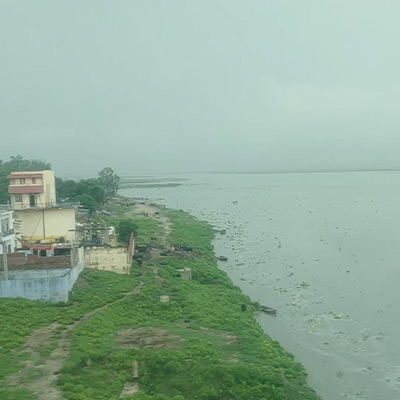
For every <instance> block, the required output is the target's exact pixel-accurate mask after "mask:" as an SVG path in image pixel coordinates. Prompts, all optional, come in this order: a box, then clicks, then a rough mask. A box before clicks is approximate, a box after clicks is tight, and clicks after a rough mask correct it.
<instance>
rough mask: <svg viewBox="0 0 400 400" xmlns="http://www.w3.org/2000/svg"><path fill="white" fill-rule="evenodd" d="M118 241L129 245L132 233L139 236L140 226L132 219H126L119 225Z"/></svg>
mask: <svg viewBox="0 0 400 400" xmlns="http://www.w3.org/2000/svg"><path fill="white" fill-rule="evenodd" d="M116 228H117V235H118V240H119V241H120V242H122V243H128V242H129V238H130V236H131V233H132V232H133V234H134V235H135V236H136V235H137V234H138V226H137V225H136V223H135V222H134V221H132V220H130V219H124V220H122V221H121V222H119V223H118V225H117V227H116Z"/></svg>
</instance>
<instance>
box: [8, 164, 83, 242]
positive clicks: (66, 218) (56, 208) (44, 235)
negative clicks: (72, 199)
mask: <svg viewBox="0 0 400 400" xmlns="http://www.w3.org/2000/svg"><path fill="white" fill-rule="evenodd" d="M8 179H9V181H10V184H9V187H8V192H9V194H10V197H11V206H12V208H13V210H14V211H15V215H14V226H15V231H16V238H17V241H18V242H19V243H18V247H27V246H26V243H35V244H52V243H66V242H71V241H73V240H74V239H75V206H71V205H65V204H57V201H56V186H55V176H54V172H53V171H18V172H12V173H11V174H10V175H8Z"/></svg>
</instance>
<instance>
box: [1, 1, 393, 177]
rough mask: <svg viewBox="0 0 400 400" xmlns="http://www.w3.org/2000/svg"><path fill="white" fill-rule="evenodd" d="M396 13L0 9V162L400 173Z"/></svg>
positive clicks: (285, 5) (133, 6)
mask: <svg viewBox="0 0 400 400" xmlns="http://www.w3.org/2000/svg"><path fill="white" fill-rule="evenodd" d="M399 15H400V1H399V0H386V1H385V0H251V1H250V0H249V1H243V0H240V1H239V0H196V1H195V0H163V1H159V0H158V1H156V0H115V1H109V0H107V1H104V0H90V1H89V0H84V1H82V0H68V1H65V0H58V1H57V0H48V1H42V0H35V1H32V0H19V1H16V0H0V46H1V48H0V158H3V159H8V157H9V156H10V155H16V154H21V155H23V156H24V157H27V158H44V159H46V160H48V161H50V162H51V163H52V165H53V169H55V171H56V173H57V174H58V175H61V176H63V175H64V176H66V175H90V174H93V173H95V172H96V171H98V170H99V169H101V168H102V167H103V166H106V165H109V166H112V167H114V169H115V170H116V172H117V173H119V174H121V175H125V174H143V173H155V172H187V171H261V170H265V171H270V170H305V169H306V170H314V169H316V170H325V169H341V170H342V169H365V168H367V169H375V168H400V129H399V128H400V101H399V100H400V47H399V38H400V24H399V22H398V20H399Z"/></svg>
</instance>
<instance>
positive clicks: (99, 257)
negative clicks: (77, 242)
mask: <svg viewBox="0 0 400 400" xmlns="http://www.w3.org/2000/svg"><path fill="white" fill-rule="evenodd" d="M134 247H135V239H134V237H133V233H132V234H131V237H130V239H129V244H128V247H110V246H108V247H98V246H92V247H87V248H86V252H85V267H86V268H93V269H99V270H103V271H111V272H115V273H117V274H129V273H130V270H131V266H132V260H133V249H134Z"/></svg>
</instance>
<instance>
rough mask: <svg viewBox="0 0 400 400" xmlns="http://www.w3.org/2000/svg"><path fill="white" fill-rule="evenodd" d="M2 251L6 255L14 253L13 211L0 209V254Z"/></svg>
mask: <svg viewBox="0 0 400 400" xmlns="http://www.w3.org/2000/svg"><path fill="white" fill-rule="evenodd" d="M3 249H4V250H5V252H6V253H7V254H11V253H14V251H15V234H14V221H13V211H10V210H6V209H4V210H3V209H1V208H0V254H3Z"/></svg>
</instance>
